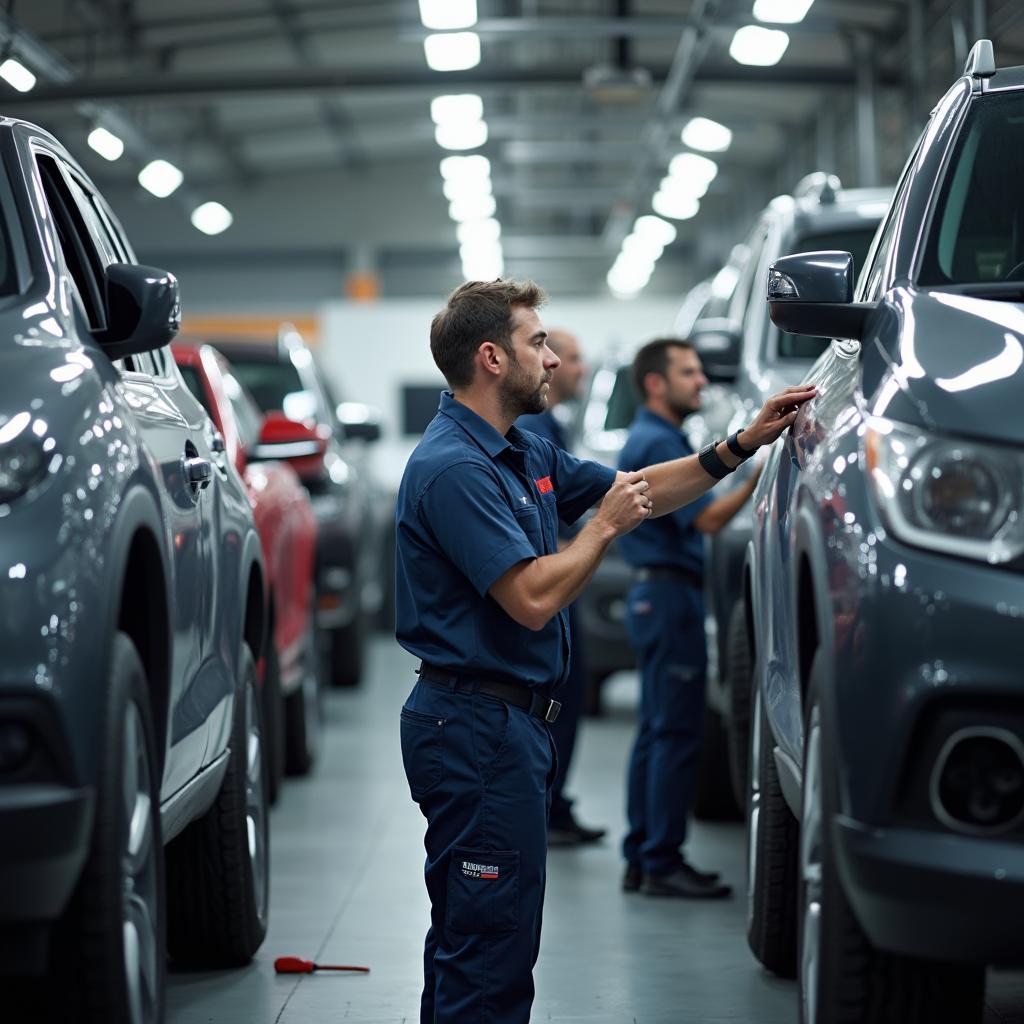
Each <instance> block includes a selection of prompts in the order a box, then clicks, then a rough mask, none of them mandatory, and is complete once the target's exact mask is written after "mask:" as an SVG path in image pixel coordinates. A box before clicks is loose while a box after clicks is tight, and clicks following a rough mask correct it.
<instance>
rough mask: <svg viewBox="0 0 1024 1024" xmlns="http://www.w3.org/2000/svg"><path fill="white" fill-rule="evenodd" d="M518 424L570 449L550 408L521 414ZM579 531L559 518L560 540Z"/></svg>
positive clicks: (570, 538) (562, 447)
mask: <svg viewBox="0 0 1024 1024" xmlns="http://www.w3.org/2000/svg"><path fill="white" fill-rule="evenodd" d="M516 426H517V427H518V428H519V429H520V430H531V431H533V433H535V434H540V436H541V437H546V438H547V439H548V440H549V441H550V442H551V443H552V444H553V445H555V447H557V448H560V449H561V450H562V451H563V452H564V451H568V450H569V445H568V444H567V443H566V440H565V431H564V430H563V429H562V424H561V423H559V422H558V420H557V419H555V415H554V413H553V412H552V411H551V410H550V409H545V410H544V411H543V412H533V413H527V414H526V415H525V416H520V417H519V419H517V420H516ZM579 532H580V528H579V527H578V526H576V525H575V524H572V523H565V522H563V521H562V520H561V519H559V520H558V537H559V540H572V539H573V537H575V536H576V534H577V533H579Z"/></svg>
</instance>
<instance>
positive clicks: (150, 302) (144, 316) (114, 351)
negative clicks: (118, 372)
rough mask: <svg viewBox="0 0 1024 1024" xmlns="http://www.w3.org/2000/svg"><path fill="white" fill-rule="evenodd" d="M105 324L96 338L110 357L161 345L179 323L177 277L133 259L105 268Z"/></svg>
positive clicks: (174, 333) (149, 350) (160, 346)
mask: <svg viewBox="0 0 1024 1024" xmlns="http://www.w3.org/2000/svg"><path fill="white" fill-rule="evenodd" d="M105 284H106V311H107V328H106V330H105V331H103V332H102V333H101V334H100V335H99V336H98V340H99V342H100V344H101V345H102V346H103V349H104V351H105V352H106V353H107V355H109V356H110V358H111V359H123V358H124V357H125V356H131V355H136V354H138V353H140V352H152V351H153V350H154V349H158V348H162V347H163V346H164V345H166V344H167V343H168V342H169V341H170V340H171V339H172V338H173V337H174V336H175V335H176V334H177V333H178V329H179V328H180V327H181V300H180V296H179V291H178V279H177V278H176V277H175V276H174V275H173V274H171V273H168V272H167V271H166V270H160V269H158V268H157V267H145V266H142V265H140V264H137V263H111V264H110V266H108V267H107V269H106V275H105Z"/></svg>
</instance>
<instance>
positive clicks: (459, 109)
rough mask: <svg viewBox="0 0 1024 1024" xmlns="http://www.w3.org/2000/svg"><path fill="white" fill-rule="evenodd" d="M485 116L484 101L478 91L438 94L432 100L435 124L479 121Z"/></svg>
mask: <svg viewBox="0 0 1024 1024" xmlns="http://www.w3.org/2000/svg"><path fill="white" fill-rule="evenodd" d="M483 116H484V101H483V100H482V99H481V98H480V97H479V96H477V95H476V93H472V92H467V93H459V94H457V95H454V96H436V97H434V99H432V100H431V101H430V117H431V119H432V120H433V122H434V124H453V123H465V122H467V121H479V120H480V119H481V118H482V117H483Z"/></svg>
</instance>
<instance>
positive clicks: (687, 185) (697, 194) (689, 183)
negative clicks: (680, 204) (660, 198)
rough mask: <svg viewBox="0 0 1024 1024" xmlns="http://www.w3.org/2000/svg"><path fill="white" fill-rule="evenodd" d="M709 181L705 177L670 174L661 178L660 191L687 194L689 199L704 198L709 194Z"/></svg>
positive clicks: (675, 194) (673, 194)
mask: <svg viewBox="0 0 1024 1024" xmlns="http://www.w3.org/2000/svg"><path fill="white" fill-rule="evenodd" d="M708 185H709V182H708V181H706V180H705V179H704V178H680V177H673V176H672V175H668V176H667V177H665V178H662V179H661V184H660V185H659V186H658V191H659V192H664V193H665V194H666V195H671V196H685V197H686V198H687V199H703V198H704V196H705V195H706V194H707V191H708Z"/></svg>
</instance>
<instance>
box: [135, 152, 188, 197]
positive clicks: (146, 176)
mask: <svg viewBox="0 0 1024 1024" xmlns="http://www.w3.org/2000/svg"><path fill="white" fill-rule="evenodd" d="M184 177H185V176H184V175H183V174H182V173H181V171H179V170H178V168H177V167H175V166H174V164H170V163H168V162H167V161H166V160H154V161H152V163H148V164H146V166H145V167H143V168H142V170H141V171H139V184H140V185H141V186H142V187H143V188H144V189H146V191H147V192H152V193H153V195H155V196H156V197H157V198H159V199H166V198H167V196H169V195H170V194H171V193H172V192H173V191H174V190H175V189H176V188H177V187H178V186H179V185H180V184H181V183H182V181H183V180H184Z"/></svg>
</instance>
